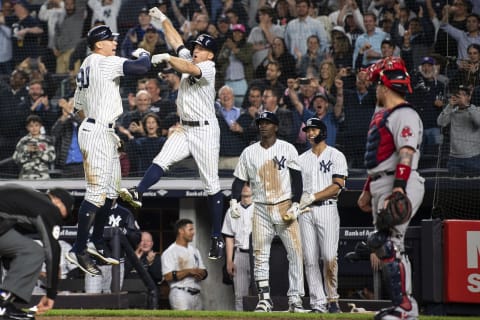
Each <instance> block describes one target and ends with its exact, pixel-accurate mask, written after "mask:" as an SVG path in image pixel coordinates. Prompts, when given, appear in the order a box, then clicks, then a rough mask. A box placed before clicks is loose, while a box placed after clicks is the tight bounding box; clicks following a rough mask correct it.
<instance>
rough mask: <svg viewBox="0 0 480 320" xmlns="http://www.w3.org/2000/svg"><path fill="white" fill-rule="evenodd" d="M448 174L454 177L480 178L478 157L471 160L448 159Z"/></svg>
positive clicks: (479, 157)
mask: <svg viewBox="0 0 480 320" xmlns="http://www.w3.org/2000/svg"><path fill="white" fill-rule="evenodd" d="M447 167H448V173H450V174H451V175H453V176H456V177H477V176H480V155H476V156H473V157H471V158H455V157H452V156H450V157H449V158H448V164H447Z"/></svg>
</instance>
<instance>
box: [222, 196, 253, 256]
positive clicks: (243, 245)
mask: <svg viewBox="0 0 480 320" xmlns="http://www.w3.org/2000/svg"><path fill="white" fill-rule="evenodd" d="M254 207H255V205H254V204H253V203H252V204H251V205H249V206H248V207H247V208H244V207H243V206H242V205H239V211H240V217H239V218H235V219H234V218H232V216H231V214H230V211H228V212H227V213H226V214H225V221H224V222H223V227H222V234H224V235H226V236H230V237H233V238H234V246H235V248H240V249H243V250H248V249H249V248H250V233H252V217H253V210H254ZM229 210H230V209H229Z"/></svg>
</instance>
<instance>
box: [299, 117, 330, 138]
mask: <svg viewBox="0 0 480 320" xmlns="http://www.w3.org/2000/svg"><path fill="white" fill-rule="evenodd" d="M308 128H317V129H320V133H319V134H318V135H317V136H316V137H315V139H314V141H315V143H320V142H322V141H323V140H325V139H327V126H326V125H325V123H323V121H322V120H320V119H318V118H310V119H308V120H307V123H306V124H305V127H303V129H302V130H303V131H304V132H306V131H307V129H308Z"/></svg>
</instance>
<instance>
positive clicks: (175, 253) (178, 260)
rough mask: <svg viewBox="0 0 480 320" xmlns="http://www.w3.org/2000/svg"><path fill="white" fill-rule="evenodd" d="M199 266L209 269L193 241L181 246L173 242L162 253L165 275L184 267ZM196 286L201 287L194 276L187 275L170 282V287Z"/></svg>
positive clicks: (196, 287)
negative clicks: (186, 245)
mask: <svg viewBox="0 0 480 320" xmlns="http://www.w3.org/2000/svg"><path fill="white" fill-rule="evenodd" d="M189 268H199V269H207V268H205V265H204V264H203V260H202V256H200V251H198V249H197V248H195V247H194V246H193V245H192V244H191V243H189V244H188V247H184V246H180V245H178V244H177V243H175V242H174V243H172V244H171V245H170V246H169V247H168V248H167V250H165V251H164V252H163V254H162V272H163V275H165V274H167V273H169V272H172V271H178V270H183V269H189ZM174 287H179V288H195V289H199V290H200V289H201V286H200V281H197V280H195V278H194V277H185V278H183V279H181V280H178V281H173V282H171V283H170V288H174Z"/></svg>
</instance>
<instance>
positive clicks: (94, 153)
mask: <svg viewBox="0 0 480 320" xmlns="http://www.w3.org/2000/svg"><path fill="white" fill-rule="evenodd" d="M117 36H118V34H117V33H112V31H111V30H110V28H109V27H107V26H104V25H102V26H97V27H94V28H92V29H91V30H90V31H89V32H88V36H87V41H88V45H89V46H90V49H91V50H92V54H91V55H89V56H88V57H87V58H86V59H85V60H84V61H83V63H82V65H81V67H80V71H79V73H78V75H77V89H76V91H75V96H74V101H75V102H74V103H75V104H74V106H75V108H76V109H78V110H80V111H79V113H80V115H81V116H82V117H83V118H84V120H83V122H82V124H81V125H80V127H79V130H78V144H79V146H80V150H81V152H82V155H83V166H84V169H85V179H86V181H87V188H86V192H85V199H84V200H83V201H82V204H81V205H80V209H79V211H78V231H77V239H76V241H75V243H74V245H73V248H72V251H70V252H68V253H67V255H66V259H67V260H68V261H70V262H71V263H73V264H76V265H77V266H78V267H79V268H80V269H81V270H83V271H84V272H86V273H89V274H91V275H99V274H101V271H100V269H99V268H98V267H97V266H96V265H95V264H94V263H93V261H92V259H91V258H90V256H89V254H91V255H93V256H95V257H96V258H98V259H101V260H103V261H104V262H106V263H109V264H118V263H119V262H118V260H117V259H113V258H111V257H110V253H109V250H108V247H107V246H106V245H105V244H104V241H103V229H104V227H105V224H106V222H107V219H108V215H109V213H110V208H111V207H112V203H113V201H114V200H115V199H116V198H117V197H118V190H119V189H120V179H121V174H120V160H119V155H118V150H117V149H118V146H119V143H120V138H119V137H118V136H117V135H116V134H115V131H114V123H115V121H116V120H117V118H118V117H119V116H120V115H121V114H122V112H123V107H122V98H121V97H120V91H119V85H120V77H121V76H124V75H136V74H143V73H146V72H147V71H148V70H149V69H150V66H151V63H150V54H149V53H148V52H147V51H145V50H144V49H137V50H135V51H134V52H133V55H134V56H135V57H137V58H138V59H137V60H128V59H125V58H120V57H117V56H115V54H116V49H117ZM92 225H93V233H92V236H91V239H90V240H91V243H89V246H88V248H87V240H88V235H89V230H90V227H91V226H92Z"/></svg>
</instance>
